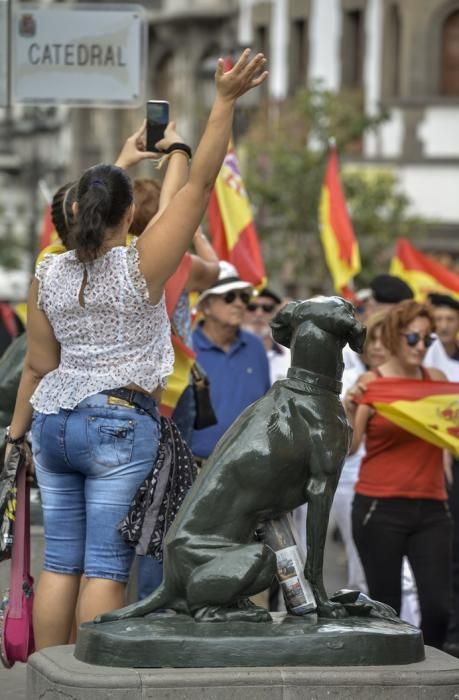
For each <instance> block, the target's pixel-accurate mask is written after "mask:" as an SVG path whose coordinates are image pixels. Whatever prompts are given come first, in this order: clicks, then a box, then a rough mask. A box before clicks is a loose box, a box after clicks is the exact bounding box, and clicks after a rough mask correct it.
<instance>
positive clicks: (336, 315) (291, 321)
mask: <svg viewBox="0 0 459 700" xmlns="http://www.w3.org/2000/svg"><path fill="white" fill-rule="evenodd" d="M307 321H308V322H309V324H307V325H308V326H309V327H310V326H311V325H313V326H315V327H316V328H317V329H320V330H322V331H325V332H326V333H330V334H331V335H333V336H335V337H336V338H338V339H340V340H341V347H344V346H345V345H346V343H349V345H350V347H351V348H352V350H354V351H355V352H358V353H361V352H363V344H364V342H365V336H366V328H365V326H363V325H362V324H361V323H360V322H359V321H357V319H356V318H355V316H354V306H353V305H352V304H351V302H350V301H347V300H346V299H342V298H341V297H337V296H333V297H323V296H318V297H313V298H312V299H306V300H305V301H291V302H289V303H288V304H286V305H285V306H284V307H283V308H282V309H281V310H280V311H279V313H277V314H276V316H275V317H274V318H273V320H272V321H271V328H272V331H273V338H274V340H275V341H276V342H277V343H280V344H281V345H284V346H285V347H287V348H290V347H292V345H293V343H294V342H295V341H296V336H297V334H298V332H301V327H302V326H303V324H304V323H305V322H307Z"/></svg>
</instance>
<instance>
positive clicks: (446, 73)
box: [440, 10, 459, 97]
mask: <svg viewBox="0 0 459 700" xmlns="http://www.w3.org/2000/svg"><path fill="white" fill-rule="evenodd" d="M440 85H441V88H440V89H441V94H442V95H451V96H452V95H454V96H456V97H457V96H459V10H456V11H455V12H453V13H452V14H450V15H449V17H447V18H446V20H445V23H444V25H443V32H442V51H441V82H440Z"/></svg>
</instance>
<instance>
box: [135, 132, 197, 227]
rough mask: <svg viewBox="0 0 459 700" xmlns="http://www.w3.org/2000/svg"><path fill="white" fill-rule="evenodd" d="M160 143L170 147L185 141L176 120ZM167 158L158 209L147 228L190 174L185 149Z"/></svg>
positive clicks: (163, 146)
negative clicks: (178, 130)
mask: <svg viewBox="0 0 459 700" xmlns="http://www.w3.org/2000/svg"><path fill="white" fill-rule="evenodd" d="M160 143H161V147H162V148H163V149H166V148H168V147H169V146H170V145H171V144H173V143H184V140H183V139H182V137H181V136H179V134H178V133H177V131H176V128H175V122H169V124H168V125H167V127H166V131H165V132H164V138H163V139H162V140H161V141H160ZM167 158H168V163H167V170H166V174H165V175H164V178H163V182H162V184H161V192H160V195H159V206H158V211H157V212H156V214H155V215H154V216H153V218H152V220H151V221H150V222H149V224H148V226H147V227H146V228H148V227H149V226H150V225H151V224H153V223H154V222H155V221H157V220H158V219H159V217H160V216H161V215H162V213H163V212H164V211H165V209H166V208H167V207H168V206H169V204H170V203H171V201H172V199H173V198H174V197H175V195H176V194H177V192H179V190H181V189H182V187H183V186H184V185H185V184H186V182H187V181H188V176H189V174H190V168H189V157H188V154H187V153H186V152H185V151H181V150H176V151H172V153H170V155H169V156H167Z"/></svg>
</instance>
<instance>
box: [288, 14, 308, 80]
mask: <svg viewBox="0 0 459 700" xmlns="http://www.w3.org/2000/svg"><path fill="white" fill-rule="evenodd" d="M290 47H291V49H290V51H291V53H290V56H291V63H290V66H291V67H290V88H291V90H292V92H294V91H295V90H296V89H297V88H299V87H306V78H307V75H308V53H309V50H308V22H307V20H306V19H295V20H293V22H292V23H291V25H290Z"/></svg>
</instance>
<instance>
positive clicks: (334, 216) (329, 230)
mask: <svg viewBox="0 0 459 700" xmlns="http://www.w3.org/2000/svg"><path fill="white" fill-rule="evenodd" d="M319 223H320V240H321V241H322V245H323V249H324V253H325V260H326V262H327V266H328V269H329V270H330V274H331V276H332V279H333V284H334V286H335V289H336V291H337V292H338V293H339V294H341V295H342V296H348V297H349V296H351V297H352V291H351V282H352V279H353V278H354V277H355V276H356V275H357V274H358V273H359V272H360V269H361V265H360V253H359V246H358V243H357V239H356V237H355V234H354V229H353V228H352V222H351V219H350V217H349V212H348V210H347V205H346V200H345V198H344V193H343V190H342V187H341V180H340V176H339V166H338V156H337V153H336V148H335V146H332V147H331V150H330V155H329V157H328V163H327V169H326V172H325V179H324V183H323V185H322V193H321V196H320V206H319Z"/></svg>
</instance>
